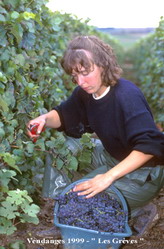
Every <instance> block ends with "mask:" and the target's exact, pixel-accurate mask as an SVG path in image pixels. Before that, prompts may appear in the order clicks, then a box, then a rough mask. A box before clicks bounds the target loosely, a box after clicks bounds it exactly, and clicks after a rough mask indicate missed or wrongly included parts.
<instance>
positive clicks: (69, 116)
mask: <svg viewBox="0 0 164 249" xmlns="http://www.w3.org/2000/svg"><path fill="white" fill-rule="evenodd" d="M53 109H54V110H56V111H57V112H58V114H59V117H60V120H61V127H60V128H59V129H58V130H59V131H64V132H65V133H66V134H67V135H68V136H72V137H75V138H80V137H81V135H82V134H83V133H85V132H90V133H92V130H91V129H90V127H89V125H88V120H87V117H86V113H85V106H84V105H83V102H82V96H81V94H80V88H79V87H76V88H75V89H74V91H73V93H72V95H71V96H70V97H69V98H68V99H67V100H66V101H63V102H62V103H61V104H60V105H58V106H56V107H54V108H53Z"/></svg>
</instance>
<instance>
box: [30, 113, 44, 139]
mask: <svg viewBox="0 0 164 249" xmlns="http://www.w3.org/2000/svg"><path fill="white" fill-rule="evenodd" d="M45 124H46V118H45V117H44V115H42V116H39V117H37V118H35V119H32V120H30V121H29V122H28V123H27V135H28V136H29V137H30V138H31V139H33V140H34V141H35V140H37V138H38V137H39V136H40V134H41V132H42V131H43V129H44V126H45ZM34 125H36V128H35V129H36V132H33V129H32V128H33V127H34ZM34 133H35V134H34Z"/></svg>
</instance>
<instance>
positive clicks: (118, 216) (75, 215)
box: [55, 191, 126, 233]
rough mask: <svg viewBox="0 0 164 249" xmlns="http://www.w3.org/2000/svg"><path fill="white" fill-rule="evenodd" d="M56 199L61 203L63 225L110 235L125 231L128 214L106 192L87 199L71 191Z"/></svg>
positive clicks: (59, 216)
mask: <svg viewBox="0 0 164 249" xmlns="http://www.w3.org/2000/svg"><path fill="white" fill-rule="evenodd" d="M55 199H56V200H57V201H58V202H59V210H58V214H57V216H58V218H59V222H60V223H61V224H65V225H70V226H76V227H82V228H86V229H91V230H96V231H101V232H110V233H121V232H124V231H125V227H124V225H125V217H126V213H125V212H124V210H123V209H122V208H121V205H120V203H119V201H118V200H117V199H116V198H114V197H111V196H109V194H107V193H106V192H102V193H99V194H97V195H95V196H94V197H92V198H89V199H86V198H85V197H84V196H78V195H77V192H73V191H70V192H68V193H66V194H65V195H63V196H62V195H60V196H58V197H56V198H55Z"/></svg>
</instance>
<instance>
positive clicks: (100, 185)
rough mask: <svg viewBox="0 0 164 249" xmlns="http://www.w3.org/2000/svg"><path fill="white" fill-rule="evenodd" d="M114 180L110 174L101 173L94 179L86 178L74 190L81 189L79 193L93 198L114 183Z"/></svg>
mask: <svg viewBox="0 0 164 249" xmlns="http://www.w3.org/2000/svg"><path fill="white" fill-rule="evenodd" d="M112 182H113V180H112V177H111V178H109V175H107V174H106V173H105V174H99V175H96V176H95V177H94V178H92V179H89V180H86V181H84V182H82V183H80V184H78V185H76V186H75V187H74V189H73V191H75V192H76V191H81V192H79V193H78V195H85V196H86V198H91V197H93V196H94V195H96V194H98V193H100V192H101V191H103V190H105V189H106V188H108V187H109V186H110V185H111V184H112Z"/></svg>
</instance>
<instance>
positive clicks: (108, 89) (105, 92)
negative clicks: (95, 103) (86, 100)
mask: <svg viewBox="0 0 164 249" xmlns="http://www.w3.org/2000/svg"><path fill="white" fill-rule="evenodd" d="M109 91H110V86H108V87H107V89H106V90H105V91H104V92H103V94H101V95H100V96H98V97H96V96H95V94H94V93H93V94H92V96H93V98H94V99H96V100H98V99H101V98H103V97H104V96H105V95H107V93H108V92H109Z"/></svg>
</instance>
